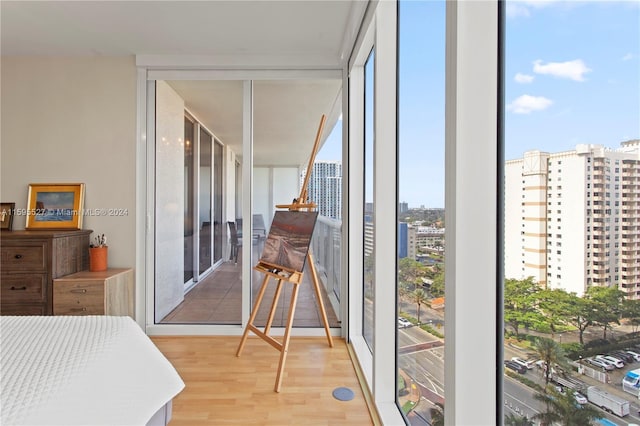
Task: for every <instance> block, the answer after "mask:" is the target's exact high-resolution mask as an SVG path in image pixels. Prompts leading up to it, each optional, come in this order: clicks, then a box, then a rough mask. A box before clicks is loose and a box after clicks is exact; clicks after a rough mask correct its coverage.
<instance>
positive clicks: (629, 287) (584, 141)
mask: <svg viewBox="0 0 640 426" xmlns="http://www.w3.org/2000/svg"><path fill="white" fill-rule="evenodd" d="M505 4H506V16H505V20H504V29H503V32H504V34H505V45H504V59H503V61H504V74H503V76H502V82H503V84H504V109H503V114H504V164H503V169H504V170H503V179H504V188H503V191H504V206H503V212H504V223H503V224H502V225H503V230H504V231H503V232H504V256H503V259H500V260H501V261H502V263H503V268H504V301H503V309H504V335H505V338H504V348H503V351H504V359H505V366H504V378H503V396H502V398H500V400H502V401H503V402H504V422H505V424H525V423H524V422H526V421H527V419H528V420H529V421H534V422H536V424H537V423H538V422H540V421H542V420H544V419H545V418H547V419H548V418H552V417H554V416H555V418H556V421H557V422H558V424H569V423H571V424H607V425H609V424H615V425H627V424H636V423H640V415H638V386H637V380H635V378H633V377H631V376H633V374H632V375H631V376H630V377H629V378H628V379H627V380H626V382H627V383H626V384H624V379H623V377H624V376H625V374H626V372H628V371H633V370H636V369H637V368H638V367H640V363H638V361H636V360H635V359H634V358H633V357H632V356H628V355H629V354H625V352H624V350H629V349H632V350H633V349H637V348H636V345H637V344H638V343H639V342H638V340H637V336H636V333H635V331H636V327H634V326H633V324H636V323H637V319H638V318H637V312H638V308H640V300H639V299H640V242H639V241H640V226H639V225H640V191H639V189H640V95H639V94H640V65H639V60H640V37H639V36H638V35H639V34H640V4H638V2H608V1H592V2H570V1H560V2H547V3H539V4H536V3H529V2H518V1H511V0H508V1H507V2H505ZM599 354H600V355H610V356H613V357H616V358H618V359H619V361H620V362H621V363H620V364H618V366H622V368H617V367H615V368H612V367H607V368H609V369H608V370H607V369H606V368H605V369H603V364H599V363H598V362H597V361H595V360H594V359H593V358H594V356H597V355H599ZM538 360H539V362H537V363H536V361H538ZM546 364H550V366H551V367H550V368H546ZM558 365H562V366H563V367H558ZM590 386H594V387H595V388H596V389H599V390H600V391H605V392H608V394H609V395H611V396H612V398H617V399H618V400H619V401H620V402H618V404H620V405H623V404H625V401H626V403H629V407H630V410H629V413H628V414H624V416H623V417H622V418H621V417H620V416H615V415H612V414H610V413H606V412H605V411H604V410H601V409H599V408H597V407H596V405H594V404H590V403H589V402H587V401H590V402H594V401H596V400H595V399H594V398H596V397H597V395H596V392H594V391H593V389H594V388H591V390H589V387H590ZM597 405H600V404H597ZM604 408H607V407H606V406H605V407H604ZM614 411H615V410H614ZM517 422H520V423H517Z"/></svg>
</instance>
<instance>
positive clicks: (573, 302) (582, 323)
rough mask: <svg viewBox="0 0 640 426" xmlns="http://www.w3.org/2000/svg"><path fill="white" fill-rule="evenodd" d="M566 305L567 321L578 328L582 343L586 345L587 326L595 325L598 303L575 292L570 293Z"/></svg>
mask: <svg viewBox="0 0 640 426" xmlns="http://www.w3.org/2000/svg"><path fill="white" fill-rule="evenodd" d="M568 302H569V303H568V304H567V306H566V309H567V311H566V319H567V322H568V323H569V324H571V325H573V326H575V327H576V328H577V329H578V336H579V338H580V344H581V345H584V332H585V330H586V329H587V327H589V326H591V325H593V321H594V319H595V314H594V312H595V309H596V305H595V304H594V302H593V300H591V299H588V298H586V297H578V296H577V295H576V294H575V293H569V298H568Z"/></svg>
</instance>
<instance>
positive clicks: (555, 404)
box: [533, 387, 600, 426]
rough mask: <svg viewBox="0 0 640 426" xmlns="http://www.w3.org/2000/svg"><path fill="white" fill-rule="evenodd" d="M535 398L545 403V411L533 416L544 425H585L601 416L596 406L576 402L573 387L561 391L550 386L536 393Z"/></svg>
mask: <svg viewBox="0 0 640 426" xmlns="http://www.w3.org/2000/svg"><path fill="white" fill-rule="evenodd" d="M534 398H535V399H537V400H538V401H541V402H542V403H544V405H545V408H546V409H545V411H541V412H539V413H537V414H536V415H534V416H533V418H534V419H535V420H540V422H541V424H543V425H556V424H558V425H562V426H584V425H590V424H592V423H593V421H594V420H596V419H598V418H599V417H600V413H599V412H598V411H597V410H596V409H595V408H593V407H591V406H589V405H587V404H585V405H580V404H578V403H577V402H576V398H575V396H574V392H573V389H567V390H566V391H565V392H564V393H560V392H557V391H555V390H554V389H551V388H550V387H549V388H548V389H546V391H545V392H544V393H537V394H535V395H534Z"/></svg>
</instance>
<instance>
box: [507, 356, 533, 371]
mask: <svg viewBox="0 0 640 426" xmlns="http://www.w3.org/2000/svg"><path fill="white" fill-rule="evenodd" d="M511 361H513V362H515V363H518V364H520V365H521V366H523V367H524V368H526V369H527V370H531V369H532V368H533V362H532V361H525V360H524V359H522V358H518V357H517V356H514V357H513V358H511Z"/></svg>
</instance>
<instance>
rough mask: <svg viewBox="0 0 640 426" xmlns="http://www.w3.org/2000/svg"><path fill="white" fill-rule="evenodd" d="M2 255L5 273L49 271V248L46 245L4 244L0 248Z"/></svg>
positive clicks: (36, 243)
mask: <svg viewBox="0 0 640 426" xmlns="http://www.w3.org/2000/svg"><path fill="white" fill-rule="evenodd" d="M0 253H1V256H2V257H1V258H2V271H3V272H9V271H46V270H47V246H46V244H45V243H38V242H31V243H28V244H21V245H5V244H3V245H2V247H0Z"/></svg>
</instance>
